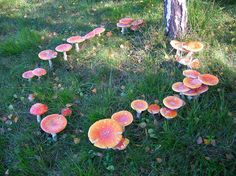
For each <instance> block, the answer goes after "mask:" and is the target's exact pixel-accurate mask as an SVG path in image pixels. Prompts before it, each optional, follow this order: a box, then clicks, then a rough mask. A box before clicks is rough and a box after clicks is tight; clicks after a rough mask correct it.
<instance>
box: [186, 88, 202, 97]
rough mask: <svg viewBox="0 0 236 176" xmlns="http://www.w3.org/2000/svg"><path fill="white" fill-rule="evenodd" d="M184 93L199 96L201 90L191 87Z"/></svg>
mask: <svg viewBox="0 0 236 176" xmlns="http://www.w3.org/2000/svg"><path fill="white" fill-rule="evenodd" d="M183 94H184V95H187V96H191V97H194V96H198V95H199V92H198V90H197V89H191V90H189V91H187V92H183Z"/></svg>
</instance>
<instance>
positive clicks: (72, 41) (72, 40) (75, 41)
mask: <svg viewBox="0 0 236 176" xmlns="http://www.w3.org/2000/svg"><path fill="white" fill-rule="evenodd" d="M66 41H67V42H68V43H70V44H75V50H76V52H79V50H80V48H79V43H82V42H83V41H85V38H83V37H81V36H79V35H77V36H72V37H70V38H68V39H67V40H66Z"/></svg>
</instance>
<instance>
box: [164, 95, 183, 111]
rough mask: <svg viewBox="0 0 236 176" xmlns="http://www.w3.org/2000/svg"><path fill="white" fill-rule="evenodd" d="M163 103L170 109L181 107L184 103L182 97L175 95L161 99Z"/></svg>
mask: <svg viewBox="0 0 236 176" xmlns="http://www.w3.org/2000/svg"><path fill="white" fill-rule="evenodd" d="M163 104H164V105H165V106H166V107H167V108H169V109H172V110H175V109H179V108H180V107H182V106H183V105H184V104H185V103H184V101H183V100H182V99H180V98H179V97H176V96H168V97H166V98H164V99H163Z"/></svg>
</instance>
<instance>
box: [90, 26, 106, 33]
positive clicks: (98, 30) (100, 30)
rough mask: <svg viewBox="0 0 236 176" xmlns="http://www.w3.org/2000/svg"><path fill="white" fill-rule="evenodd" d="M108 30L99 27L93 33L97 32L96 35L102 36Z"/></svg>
mask: <svg viewBox="0 0 236 176" xmlns="http://www.w3.org/2000/svg"><path fill="white" fill-rule="evenodd" d="M105 30H106V29H105V28H104V27H98V28H95V29H94V30H93V31H94V32H95V35H98V34H101V33H103V32H104V31H105Z"/></svg>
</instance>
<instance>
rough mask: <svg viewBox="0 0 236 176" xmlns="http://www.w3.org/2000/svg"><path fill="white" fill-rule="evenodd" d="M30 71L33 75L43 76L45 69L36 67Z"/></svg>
mask: <svg viewBox="0 0 236 176" xmlns="http://www.w3.org/2000/svg"><path fill="white" fill-rule="evenodd" d="M32 73H33V74H34V75H35V76H39V77H40V76H43V75H46V73H47V71H46V70H45V69H44V68H36V69H34V70H33V71H32Z"/></svg>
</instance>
